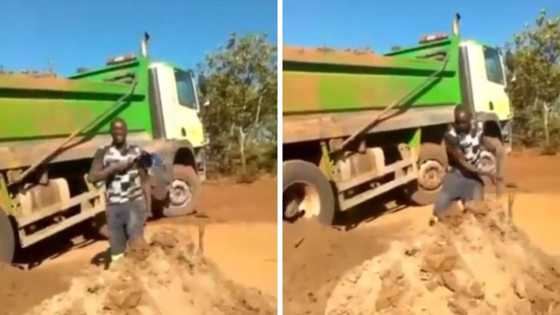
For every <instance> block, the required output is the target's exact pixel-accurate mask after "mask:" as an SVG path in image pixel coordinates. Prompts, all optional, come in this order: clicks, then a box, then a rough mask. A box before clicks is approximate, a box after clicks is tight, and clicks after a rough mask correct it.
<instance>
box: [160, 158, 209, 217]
mask: <svg viewBox="0 0 560 315" xmlns="http://www.w3.org/2000/svg"><path fill="white" fill-rule="evenodd" d="M199 199H200V179H199V178H198V175H197V174H196V171H195V170H194V168H193V167H192V166H190V165H178V164H176V165H174V166H173V180H172V181H171V185H170V187H169V197H168V202H167V205H166V207H165V208H164V209H163V215H164V216H166V217H176V216H183V215H189V214H193V213H195V212H196V207H197V205H198V200H199Z"/></svg>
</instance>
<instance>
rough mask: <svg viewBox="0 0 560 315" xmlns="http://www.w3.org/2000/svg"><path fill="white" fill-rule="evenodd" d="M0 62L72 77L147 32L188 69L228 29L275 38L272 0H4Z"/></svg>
mask: <svg viewBox="0 0 560 315" xmlns="http://www.w3.org/2000/svg"><path fill="white" fill-rule="evenodd" d="M0 8H1V12H2V13H1V14H0V43H1V46H2V49H0V65H3V66H4V68H6V69H9V70H24V69H32V70H46V69H47V68H48V66H49V63H50V64H52V66H53V68H54V70H55V71H56V72H58V73H61V74H64V75H69V74H72V73H74V72H75V70H76V69H77V68H78V67H82V66H83V67H95V66H100V65H103V64H104V63H105V61H106V60H107V58H108V57H109V56H115V55H120V54H125V53H129V52H134V53H136V52H138V51H139V43H140V39H141V37H142V34H143V32H144V31H148V32H149V33H150V35H151V46H150V55H151V56H152V57H153V58H155V59H159V60H165V61H169V62H173V63H175V64H178V65H180V66H183V67H185V68H188V67H194V66H195V65H196V64H197V63H199V62H200V61H202V60H203V58H204V56H205V55H206V54H207V53H209V52H212V51H214V50H215V49H216V48H217V47H218V46H220V45H222V44H224V43H225V42H226V40H227V38H228V35H229V34H230V33H232V32H235V33H237V34H246V33H255V32H258V33H267V34H268V35H269V37H268V38H269V40H270V41H271V42H273V43H274V44H276V24H277V20H276V8H277V5H276V1H274V0H237V1H229V0H222V1H220V0H184V1H181V0H173V1H155V0H153V1H148V0H142V1H140V0H138V1H131V0H119V1H116V0H112V1H110V0H96V1H87V0H73V1H63V0H50V1H49V0H38V1H19V0H2V4H1V6H0Z"/></svg>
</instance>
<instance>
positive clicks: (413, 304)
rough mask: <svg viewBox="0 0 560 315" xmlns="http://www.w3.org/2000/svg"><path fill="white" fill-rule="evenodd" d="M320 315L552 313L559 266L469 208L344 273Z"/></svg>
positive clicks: (483, 206) (490, 215)
mask: <svg viewBox="0 0 560 315" xmlns="http://www.w3.org/2000/svg"><path fill="white" fill-rule="evenodd" d="M490 209H491V210H490ZM325 314H328V315H342V314H345V315H352V314H560V264H559V262H558V261H557V260H555V259H552V258H551V257H548V256H546V255H545V254H543V253H542V252H541V251H540V250H538V249H537V248H536V247H535V246H533V245H532V244H531V243H530V242H529V241H528V238H527V237H526V236H525V235H524V234H523V233H521V232H520V231H518V230H517V229H516V228H515V227H514V226H513V225H512V224H511V223H510V221H509V220H508V218H507V215H506V214H505V212H504V211H503V209H501V206H500V205H499V204H498V203H496V202H489V203H480V204H473V205H471V206H470V207H469V209H467V211H466V212H465V213H452V214H450V215H449V217H448V218H446V219H445V220H444V221H442V222H440V223H438V224H436V225H435V226H433V227H430V228H429V229H428V230H427V232H426V233H425V234H422V235H419V236H418V237H417V239H416V240H414V241H411V242H409V243H403V242H394V243H392V244H391V247H390V249H389V250H388V251H387V252H386V253H384V254H383V255H380V256H377V257H375V258H373V259H371V260H368V261H365V262H364V263H363V264H362V265H360V266H358V267H356V268H354V269H353V270H351V271H349V272H348V273H347V274H345V275H344V276H343V277H342V280H341V281H340V282H339V283H338V284H337V285H336V287H335V289H334V290H333V292H332V294H331V297H330V298H329V300H328V301H327V308H326V311H325Z"/></svg>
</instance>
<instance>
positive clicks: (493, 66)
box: [484, 47, 504, 85]
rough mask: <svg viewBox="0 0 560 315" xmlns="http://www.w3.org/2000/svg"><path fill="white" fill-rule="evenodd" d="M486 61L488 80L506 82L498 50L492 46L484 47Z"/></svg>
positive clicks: (499, 82)
mask: <svg viewBox="0 0 560 315" xmlns="http://www.w3.org/2000/svg"><path fill="white" fill-rule="evenodd" d="M484 63H485V65H486V77H487V78H488V81H491V82H494V83H498V84H501V85H503V84H504V73H503V71H502V62H501V60H500V54H499V53H498V50H497V49H495V48H491V47H484Z"/></svg>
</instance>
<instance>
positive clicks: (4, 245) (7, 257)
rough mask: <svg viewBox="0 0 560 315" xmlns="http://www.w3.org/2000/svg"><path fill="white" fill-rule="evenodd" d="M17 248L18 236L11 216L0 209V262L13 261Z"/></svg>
mask: <svg viewBox="0 0 560 315" xmlns="http://www.w3.org/2000/svg"><path fill="white" fill-rule="evenodd" d="M15 250H16V238H15V234H14V228H13V226H12V223H11V222H10V218H9V217H8V216H7V215H6V214H5V213H4V211H2V210H0V262H4V263H11V262H12V260H13V259H14V253H15Z"/></svg>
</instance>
